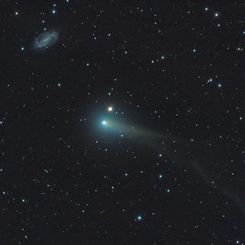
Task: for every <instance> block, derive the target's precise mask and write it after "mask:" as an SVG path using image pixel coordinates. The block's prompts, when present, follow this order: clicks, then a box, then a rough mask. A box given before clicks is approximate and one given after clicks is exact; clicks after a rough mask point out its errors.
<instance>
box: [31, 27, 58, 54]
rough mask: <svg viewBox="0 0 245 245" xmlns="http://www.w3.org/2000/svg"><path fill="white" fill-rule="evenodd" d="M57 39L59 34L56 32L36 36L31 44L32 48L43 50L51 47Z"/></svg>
mask: <svg viewBox="0 0 245 245" xmlns="http://www.w3.org/2000/svg"><path fill="white" fill-rule="evenodd" d="M58 38H59V33H58V32H57V31H46V32H43V33H41V34H40V35H38V36H37V37H36V38H35V40H34V43H33V48H34V49H35V50H40V51H41V50H44V49H48V48H49V47H51V46H52V45H53V44H55V43H56V41H57V40H58Z"/></svg>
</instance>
